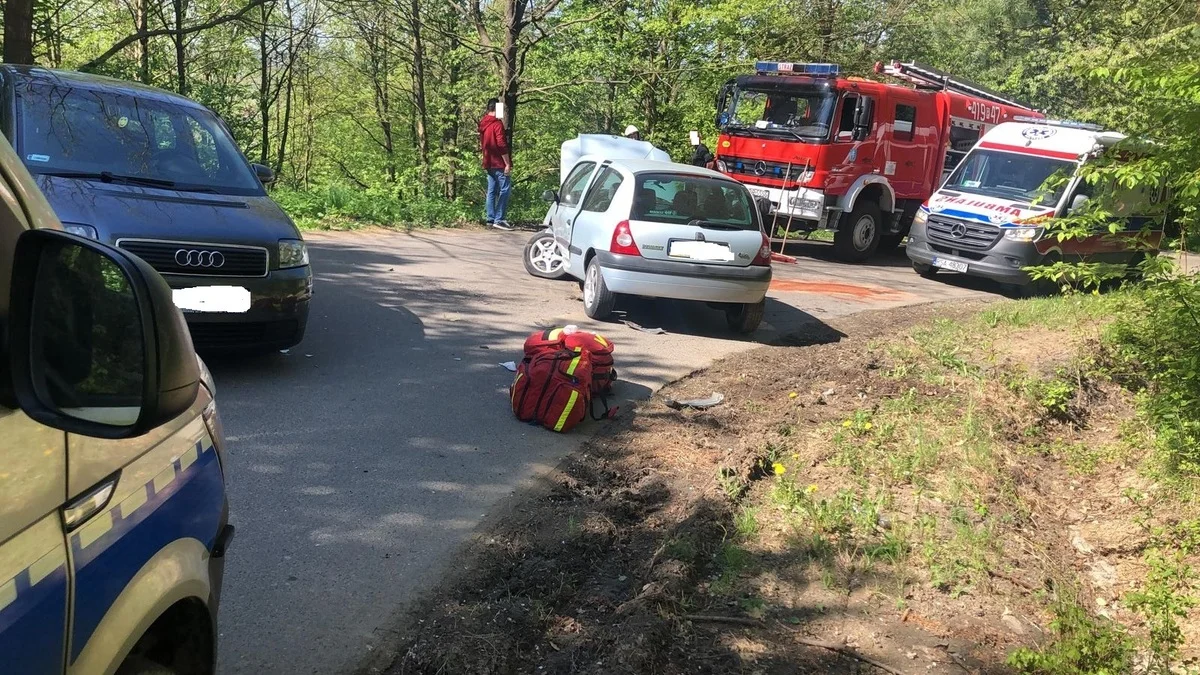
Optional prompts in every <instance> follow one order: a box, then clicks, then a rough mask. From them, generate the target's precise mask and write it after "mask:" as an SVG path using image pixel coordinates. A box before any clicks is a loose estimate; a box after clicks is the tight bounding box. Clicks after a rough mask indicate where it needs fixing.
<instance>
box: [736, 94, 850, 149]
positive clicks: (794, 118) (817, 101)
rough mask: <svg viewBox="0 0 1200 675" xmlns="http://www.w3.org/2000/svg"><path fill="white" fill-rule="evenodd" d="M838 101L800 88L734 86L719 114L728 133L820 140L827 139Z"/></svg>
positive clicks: (832, 96) (831, 96)
mask: <svg viewBox="0 0 1200 675" xmlns="http://www.w3.org/2000/svg"><path fill="white" fill-rule="evenodd" d="M836 105H837V98H836V96H835V95H834V94H833V92H830V91H824V90H817V89H808V88H802V87H789V88H780V87H778V86H765V85H764V86H762V87H754V86H747V87H737V88H735V89H734V90H733V95H732V96H730V100H729V107H728V108H726V110H725V112H724V114H723V115H722V117H723V119H724V125H725V128H726V129H729V130H733V131H736V130H745V131H746V132H748V133H766V134H769V135H773V136H793V137H796V138H799V139H801V140H809V139H811V140H814V141H815V140H822V139H825V138H827V137H828V136H829V127H830V123H831V122H832V120H833V110H834V108H835V107H836Z"/></svg>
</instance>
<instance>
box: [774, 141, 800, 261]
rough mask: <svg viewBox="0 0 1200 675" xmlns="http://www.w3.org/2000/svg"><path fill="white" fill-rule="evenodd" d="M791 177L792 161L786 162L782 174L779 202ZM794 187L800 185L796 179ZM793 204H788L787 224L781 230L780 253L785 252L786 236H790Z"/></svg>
mask: <svg viewBox="0 0 1200 675" xmlns="http://www.w3.org/2000/svg"><path fill="white" fill-rule="evenodd" d="M791 177H792V163H791V162H788V166H787V173H786V174H784V175H783V189H782V190H780V191H779V203H780V204H782V203H783V194H784V193H785V192H787V184H788V179H789V178H791ZM796 187H797V188H799V187H800V181H796ZM795 211H796V209H795V206H794V205H793V204H788V219H787V226H786V227H785V228H784V230H783V244H781V245H780V246H779V252H780V253H787V245H788V238H789V237H791V236H792V216H793V215H795Z"/></svg>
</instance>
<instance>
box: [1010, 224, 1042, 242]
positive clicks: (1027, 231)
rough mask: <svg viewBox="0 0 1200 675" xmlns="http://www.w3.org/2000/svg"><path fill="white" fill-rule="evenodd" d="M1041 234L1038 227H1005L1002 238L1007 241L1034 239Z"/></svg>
mask: <svg viewBox="0 0 1200 675" xmlns="http://www.w3.org/2000/svg"><path fill="white" fill-rule="evenodd" d="M1040 236H1042V228H1040V227H1006V228H1004V238H1005V239H1007V240H1009V241H1036V240H1037V238H1038V237H1040Z"/></svg>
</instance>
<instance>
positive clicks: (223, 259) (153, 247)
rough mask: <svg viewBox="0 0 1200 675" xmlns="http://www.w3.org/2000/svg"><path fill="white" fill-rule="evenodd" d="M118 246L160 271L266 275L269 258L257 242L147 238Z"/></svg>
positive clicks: (197, 273) (201, 274) (125, 241)
mask: <svg viewBox="0 0 1200 675" xmlns="http://www.w3.org/2000/svg"><path fill="white" fill-rule="evenodd" d="M117 246H118V247H120V248H122V249H124V250H126V251H129V252H130V253H132V254H134V255H136V256H138V257H139V258H141V259H142V260H145V261H146V262H147V263H149V264H150V266H151V267H153V268H154V269H155V270H157V271H158V272H159V273H161V274H182V275H190V276H205V277H265V276H267V269H268V265H269V261H270V257H269V255H268V254H267V249H265V248H262V247H259V246H234V245H230V244H202V243H197V242H185V241H154V240H148V239H121V240H118V241H117Z"/></svg>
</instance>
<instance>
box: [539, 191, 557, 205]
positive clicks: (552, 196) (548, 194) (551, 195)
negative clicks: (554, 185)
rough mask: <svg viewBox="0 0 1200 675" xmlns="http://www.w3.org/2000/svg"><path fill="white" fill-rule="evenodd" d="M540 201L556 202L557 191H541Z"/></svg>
mask: <svg viewBox="0 0 1200 675" xmlns="http://www.w3.org/2000/svg"><path fill="white" fill-rule="evenodd" d="M542 201H544V202H557V201H558V193H557V192H555V191H554V190H546V191H545V192H543V193H542Z"/></svg>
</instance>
